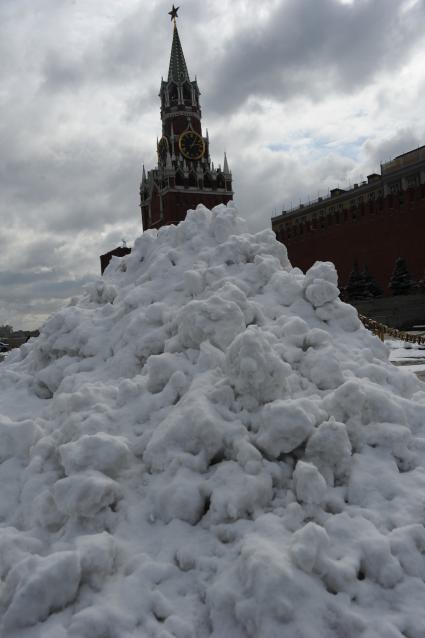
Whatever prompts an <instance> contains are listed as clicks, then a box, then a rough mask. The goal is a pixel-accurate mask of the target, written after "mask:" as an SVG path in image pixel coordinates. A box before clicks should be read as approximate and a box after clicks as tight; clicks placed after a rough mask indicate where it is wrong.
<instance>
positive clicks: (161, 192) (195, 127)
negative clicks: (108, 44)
mask: <svg viewBox="0 0 425 638" xmlns="http://www.w3.org/2000/svg"><path fill="white" fill-rule="evenodd" d="M177 10H178V7H177V9H176V8H175V7H174V5H173V8H172V10H171V11H170V12H169V13H170V15H171V19H172V20H173V23H174V24H173V42H172V45H171V55H170V65H169V69H168V78H167V80H166V81H165V80H162V81H161V87H160V91H159V97H160V98H161V121H162V137H161V139H160V140H159V142H158V143H157V153H158V165H157V167H156V168H154V169H152V170H150V171H148V173H147V175H146V173H145V169H144V167H143V173H142V181H141V184H140V206H141V210H142V221H143V229H144V230H147V229H148V228H159V227H160V226H163V225H165V224H175V223H178V222H179V221H182V220H183V219H184V217H185V215H186V212H187V210H188V209H189V208H195V207H196V206H197V205H198V204H205V206H208V208H212V207H213V206H216V205H217V204H220V203H227V202H228V201H229V200H231V199H232V197H233V191H232V174H231V172H230V170H229V165H228V161H227V157H226V155H225V157H224V164H223V170H221V168H218V169H215V168H214V164H213V163H212V162H211V159H210V148H209V146H210V143H209V137H208V131H207V134H206V136H205V137H204V136H203V133H202V124H201V115H202V114H201V107H200V103H199V96H200V91H199V88H198V84H197V81H196V79H195V80H191V79H190V76H189V72H188V70H187V65H186V60H185V57H184V53H183V48H182V45H181V42H180V36H179V32H178V29H177V24H176V17H177Z"/></svg>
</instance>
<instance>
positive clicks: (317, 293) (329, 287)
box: [304, 280, 339, 308]
mask: <svg viewBox="0 0 425 638" xmlns="http://www.w3.org/2000/svg"><path fill="white" fill-rule="evenodd" d="M304 294H305V296H306V298H307V299H308V300H309V302H310V303H311V304H312V305H313V306H314V307H315V308H318V307H319V306H323V305H324V304H325V303H328V302H329V301H333V300H334V299H336V298H337V297H338V295H339V290H338V288H337V286H335V284H332V283H331V282H330V281H320V280H316V281H314V282H313V283H311V284H309V285H308V286H307V287H306V289H305V293H304Z"/></svg>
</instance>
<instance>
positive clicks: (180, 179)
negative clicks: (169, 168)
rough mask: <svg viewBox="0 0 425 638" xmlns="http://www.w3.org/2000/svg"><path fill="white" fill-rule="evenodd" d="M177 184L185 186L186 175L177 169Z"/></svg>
mask: <svg viewBox="0 0 425 638" xmlns="http://www.w3.org/2000/svg"><path fill="white" fill-rule="evenodd" d="M175 184H176V186H184V176H183V173H182V172H181V171H177V173H176V181H175Z"/></svg>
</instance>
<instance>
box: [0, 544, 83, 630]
mask: <svg viewBox="0 0 425 638" xmlns="http://www.w3.org/2000/svg"><path fill="white" fill-rule="evenodd" d="M80 578H81V568H80V561H79V558H78V554H77V552H72V551H65V552H56V553H55V554H51V555H50V556H46V557H43V558H42V557H40V556H30V557H28V558H25V559H24V560H22V561H21V562H19V563H18V564H17V565H16V566H15V567H14V568H13V569H12V570H11V571H10V572H9V574H8V576H7V578H6V582H5V584H4V591H3V600H4V604H5V607H6V613H5V614H4V617H3V623H4V627H5V628H6V629H15V628H18V627H25V626H27V625H33V624H35V623H37V622H41V621H42V620H45V618H47V616H48V615H49V614H50V613H51V612H53V611H59V610H60V609H62V608H63V607H65V606H66V605H68V604H69V603H70V602H72V601H73V599H74V598H75V596H76V593H77V590H78V586H79V584H80Z"/></svg>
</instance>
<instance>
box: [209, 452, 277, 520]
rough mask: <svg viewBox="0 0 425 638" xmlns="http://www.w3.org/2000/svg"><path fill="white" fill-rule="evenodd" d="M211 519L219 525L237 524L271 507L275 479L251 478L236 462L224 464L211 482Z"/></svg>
mask: <svg viewBox="0 0 425 638" xmlns="http://www.w3.org/2000/svg"><path fill="white" fill-rule="evenodd" d="M210 486H212V493H211V507H210V511H211V518H212V520H214V521H215V522H224V521H228V520H237V519H239V518H243V517H245V516H249V515H252V514H253V513H254V512H255V511H257V510H261V509H263V508H264V507H265V506H266V505H267V504H268V503H270V501H271V498H272V495H273V486H272V480H271V476H270V475H269V474H268V473H267V472H264V471H263V472H261V473H259V474H258V475H256V476H250V475H249V474H247V473H246V472H244V471H243V470H242V468H241V467H240V465H239V464H238V463H235V462H234V461H223V462H222V463H221V464H220V466H219V467H218V468H217V470H216V472H215V474H214V477H213V479H212V480H211V481H210Z"/></svg>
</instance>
